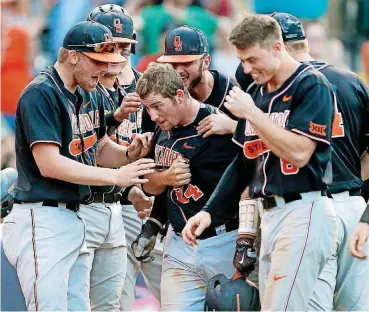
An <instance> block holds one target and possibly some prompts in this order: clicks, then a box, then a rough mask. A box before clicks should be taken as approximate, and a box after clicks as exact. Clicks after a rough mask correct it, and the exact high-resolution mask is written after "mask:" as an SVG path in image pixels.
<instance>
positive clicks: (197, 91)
mask: <svg viewBox="0 0 369 312" xmlns="http://www.w3.org/2000/svg"><path fill="white" fill-rule="evenodd" d="M213 87H214V77H213V75H212V74H211V72H210V71H208V70H206V71H205V72H204V73H203V75H202V78H201V81H200V82H199V83H198V85H197V86H196V87H195V88H193V89H192V90H191V96H192V97H193V98H194V99H196V100H198V101H200V102H204V101H205V100H206V99H207V98H208V97H209V96H210V94H211V92H212V91H213Z"/></svg>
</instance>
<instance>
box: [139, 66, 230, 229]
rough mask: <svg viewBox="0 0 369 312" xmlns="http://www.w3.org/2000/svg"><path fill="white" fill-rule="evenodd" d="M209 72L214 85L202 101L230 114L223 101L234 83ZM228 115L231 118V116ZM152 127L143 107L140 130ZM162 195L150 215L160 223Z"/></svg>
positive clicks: (152, 124) (163, 221) (151, 130)
mask: <svg viewBox="0 0 369 312" xmlns="http://www.w3.org/2000/svg"><path fill="white" fill-rule="evenodd" d="M210 73H211V74H212V75H213V77H214V86H213V89H212V91H211V93H210V95H209V97H208V98H207V99H206V100H205V101H204V103H205V104H209V105H211V106H213V107H216V108H219V110H220V111H222V112H224V113H226V114H227V115H230V113H229V111H228V110H227V109H226V108H225V106H223V103H224V101H225V97H226V95H227V94H228V92H229V91H230V90H232V88H233V87H234V84H233V83H232V82H231V81H230V78H229V76H227V75H224V74H222V73H220V72H218V71H216V70H210ZM230 117H231V118H233V116H230ZM154 128H155V123H154V122H152V121H151V118H150V115H149V114H148V112H147V110H146V109H144V110H143V116H142V131H143V132H153V131H154ZM164 196H165V195H157V196H155V202H154V207H153V209H152V212H151V217H152V218H155V219H157V220H158V221H160V222H161V223H165V222H166V220H167V216H166V214H165V210H164V209H162V206H163V202H164V201H165V199H162V198H160V197H164Z"/></svg>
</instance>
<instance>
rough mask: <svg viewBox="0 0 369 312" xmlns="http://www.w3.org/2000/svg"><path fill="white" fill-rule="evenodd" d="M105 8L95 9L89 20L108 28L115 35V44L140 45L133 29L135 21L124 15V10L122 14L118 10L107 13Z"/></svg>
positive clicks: (108, 6)
mask: <svg viewBox="0 0 369 312" xmlns="http://www.w3.org/2000/svg"><path fill="white" fill-rule="evenodd" d="M105 6H106V7H107V9H110V8H111V7H112V6H110V5H105ZM105 6H101V7H97V8H95V9H93V10H92V12H91V13H90V14H89V16H88V19H89V20H92V21H95V22H98V23H100V24H103V25H104V26H106V27H108V28H109V30H110V31H111V33H112V34H113V40H114V41H115V42H123V43H138V41H137V40H136V34H135V32H134V29H133V21H132V19H131V17H130V16H128V15H127V14H125V13H123V12H124V11H123V8H122V11H121V12H119V11H117V10H115V11H113V10H108V11H105V10H104V7H105ZM113 8H114V7H113Z"/></svg>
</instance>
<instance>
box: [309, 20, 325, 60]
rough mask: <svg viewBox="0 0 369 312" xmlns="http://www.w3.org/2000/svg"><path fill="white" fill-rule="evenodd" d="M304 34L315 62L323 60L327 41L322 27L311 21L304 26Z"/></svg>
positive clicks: (317, 22) (318, 23)
mask: <svg viewBox="0 0 369 312" xmlns="http://www.w3.org/2000/svg"><path fill="white" fill-rule="evenodd" d="M305 32H306V38H307V40H308V41H309V49H310V54H311V56H312V57H313V58H315V59H317V60H319V59H324V56H325V54H326V50H325V49H326V47H327V41H328V38H327V31H326V29H325V27H324V25H323V24H321V23H320V22H319V21H312V22H310V23H307V24H306V26H305Z"/></svg>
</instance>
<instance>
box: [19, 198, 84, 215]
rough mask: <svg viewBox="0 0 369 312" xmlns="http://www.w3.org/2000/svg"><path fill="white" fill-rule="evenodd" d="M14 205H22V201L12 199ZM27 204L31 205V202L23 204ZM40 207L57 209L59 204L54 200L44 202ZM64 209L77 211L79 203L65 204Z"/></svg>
mask: <svg viewBox="0 0 369 312" xmlns="http://www.w3.org/2000/svg"><path fill="white" fill-rule="evenodd" d="M14 203H15V204H22V201H20V200H16V199H14ZM23 203H27V204H32V202H23ZM42 206H48V207H59V202H57V201H56V200H44V201H43V202H42ZM65 208H67V209H69V210H72V211H75V212H77V211H79V203H65Z"/></svg>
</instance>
